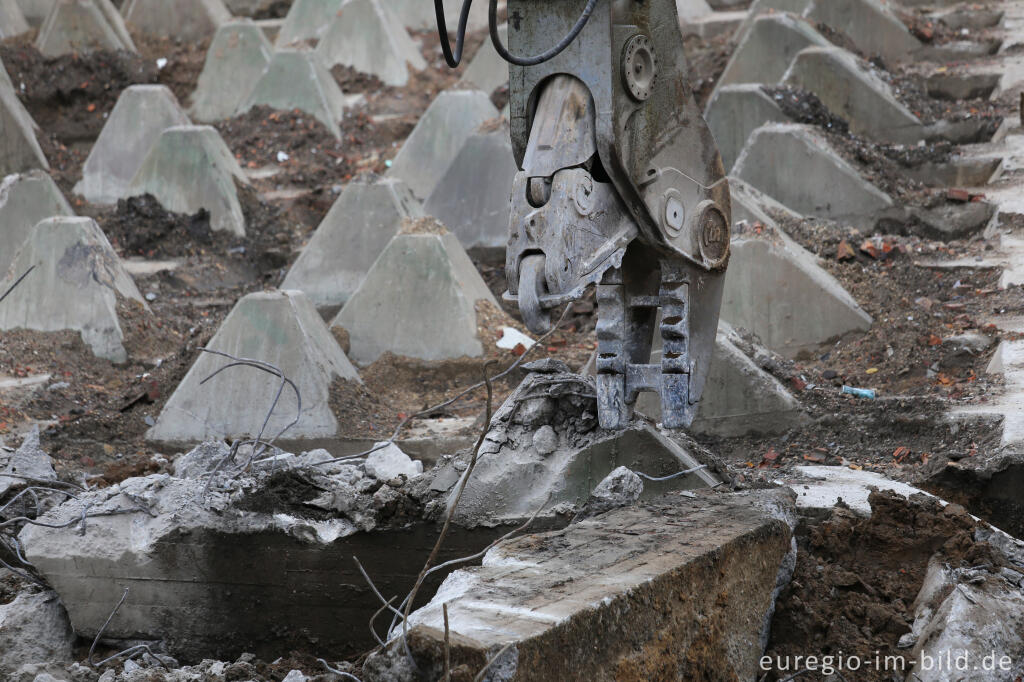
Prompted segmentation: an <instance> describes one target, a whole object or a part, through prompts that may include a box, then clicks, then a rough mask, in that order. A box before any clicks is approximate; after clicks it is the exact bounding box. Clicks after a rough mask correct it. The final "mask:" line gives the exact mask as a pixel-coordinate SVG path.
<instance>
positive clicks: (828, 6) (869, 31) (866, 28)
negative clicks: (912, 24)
mask: <svg viewBox="0 0 1024 682" xmlns="http://www.w3.org/2000/svg"><path fill="white" fill-rule="evenodd" d="M803 14H804V16H805V17H807V18H808V19H810V20H812V21H815V22H820V23H823V24H826V25H827V26H830V27H832V28H834V29H837V30H839V31H842V32H843V34H844V35H846V36H847V37H848V38H849V39H850V40H851V41H852V42H853V44H854V45H856V46H857V49H858V50H860V51H861V52H862V53H864V54H865V55H866V56H867V57H874V56H876V55H877V56H880V57H882V58H883V59H885V60H887V61H900V60H903V59H906V58H907V57H908V56H910V55H911V54H912V53H913V52H915V51H916V50H919V49H920V48H921V41H919V40H918V39H917V38H915V37H914V36H913V34H911V33H910V31H909V30H908V29H907V27H906V25H905V24H904V23H903V22H902V21H901V20H900V18H899V17H898V16H896V14H895V13H894V12H893V11H892V10H891V9H889V7H888V6H886V5H885V4H883V3H881V2H878V0H811V1H810V3H808V5H807V8H806V9H805V10H804V13H803Z"/></svg>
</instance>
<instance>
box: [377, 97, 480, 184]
mask: <svg viewBox="0 0 1024 682" xmlns="http://www.w3.org/2000/svg"><path fill="white" fill-rule="evenodd" d="M497 116H498V110H497V109H495V108H494V105H493V104H491V100H490V98H489V97H488V96H487V94H486V93H484V92H482V91H480V90H445V91H444V92H442V93H441V94H440V95H438V96H437V98H436V99H435V100H434V101H433V102H431V103H430V106H429V107H427V110H426V111H425V112H424V113H423V116H422V117H421V118H420V120H419V122H418V123H417V124H416V127H415V128H413V130H412V133H410V135H409V137H408V138H406V140H405V143H404V144H403V145H402V148H401V149H399V150H398V155H397V156H395V159H394V163H393V164H392V166H391V170H390V171H389V175H391V176H392V177H396V178H400V179H402V180H404V181H405V183H406V184H407V185H409V187H410V188H411V189H412V192H413V194H415V195H416V196H417V197H419V198H420V199H426V198H427V197H429V196H430V195H431V194H432V193H433V191H434V189H435V188H436V187H437V184H438V183H439V182H440V181H441V178H442V177H443V176H444V174H445V172H446V171H447V170H448V167H449V166H451V164H452V162H453V161H454V160H455V157H456V156H458V154H459V151H460V150H461V149H462V147H463V145H464V144H466V140H467V139H468V138H469V136H470V135H471V134H472V133H473V131H475V130H477V129H478V128H479V127H480V125H481V124H483V123H484V121H488V120H490V119H492V118H496V117H497Z"/></svg>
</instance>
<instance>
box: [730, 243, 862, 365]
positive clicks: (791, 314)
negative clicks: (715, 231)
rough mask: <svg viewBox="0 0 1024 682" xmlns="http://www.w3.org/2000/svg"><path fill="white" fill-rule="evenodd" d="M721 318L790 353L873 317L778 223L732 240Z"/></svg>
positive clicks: (844, 332)
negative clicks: (779, 227) (781, 228)
mask: <svg viewBox="0 0 1024 682" xmlns="http://www.w3.org/2000/svg"><path fill="white" fill-rule="evenodd" d="M731 265H732V267H730V268H729V271H728V273H727V274H726V278H725V291H724V293H723V296H722V312H721V316H722V319H724V320H726V321H727V322H729V324H731V325H733V326H734V327H742V328H743V329H746V330H747V331H749V332H752V333H753V334H755V335H757V337H758V338H759V339H760V340H761V341H762V342H763V343H764V345H765V346H767V347H768V348H770V349H772V350H773V351H775V352H776V353H779V354H781V355H784V356H786V357H790V358H792V357H794V356H796V355H798V354H800V353H801V352H813V351H816V350H817V349H819V348H820V347H821V345H822V344H825V343H828V342H830V341H833V340H835V339H837V338H839V337H842V336H845V335H847V334H853V333H857V332H864V331H867V330H868V329H870V328H871V324H872V319H871V316H870V315H868V314H867V313H866V312H864V310H863V309H862V308H861V307H860V306H859V305H858V304H857V302H856V301H855V300H854V299H853V297H852V296H850V294H849V292H847V291H846V289H844V288H843V285H842V284H840V283H839V281H838V280H836V278H835V277H833V276H832V275H830V274H829V273H828V272H827V271H826V270H825V269H824V268H822V267H821V265H819V261H818V259H817V258H816V257H815V256H814V255H813V254H812V253H811V252H810V251H807V250H806V249H804V248H803V247H802V246H800V245H799V244H797V243H796V242H794V241H793V240H792V239H790V238H789V236H788V235H786V234H785V233H784V232H783V231H782V230H780V229H778V227H776V226H774V225H766V226H765V227H764V228H762V229H761V230H760V233H755V232H754V231H753V230H746V231H744V232H743V233H742V236H741V237H740V238H739V239H734V240H733V242H732V256H731Z"/></svg>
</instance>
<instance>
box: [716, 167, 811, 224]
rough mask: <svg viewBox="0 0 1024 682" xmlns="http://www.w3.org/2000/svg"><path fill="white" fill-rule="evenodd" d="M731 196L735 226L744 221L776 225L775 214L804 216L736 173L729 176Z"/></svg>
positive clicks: (796, 217) (793, 217)
mask: <svg viewBox="0 0 1024 682" xmlns="http://www.w3.org/2000/svg"><path fill="white" fill-rule="evenodd" d="M729 198H730V200H731V201H732V223H733V225H734V226H735V225H739V224H740V223H742V222H746V223H747V224H749V225H755V224H757V223H761V224H762V225H774V224H775V216H778V215H781V216H785V217H789V218H792V219H794V220H799V219H800V218H801V217H802V216H801V215H800V214H799V213H797V212H796V211H794V210H792V209H790V208H788V207H786V206H783V205H782V204H780V203H779V202H777V201H776V200H775V199H773V198H772V197H770V196H768V195H767V194H765V193H764V192H762V191H761V190H759V189H757V188H756V187H751V186H750V185H749V184H748V183H746V182H744V181H743V180H740V179H739V178H737V177H736V176H735V175H730V176H729Z"/></svg>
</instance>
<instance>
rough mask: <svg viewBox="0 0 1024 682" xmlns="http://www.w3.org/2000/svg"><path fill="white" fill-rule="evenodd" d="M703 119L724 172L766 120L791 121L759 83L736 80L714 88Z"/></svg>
mask: <svg viewBox="0 0 1024 682" xmlns="http://www.w3.org/2000/svg"><path fill="white" fill-rule="evenodd" d="M704 119H705V120H706V121H707V123H708V127H709V128H711V134H712V135H714V137H715V142H717V143H718V151H719V152H720V153H721V155H722V165H724V166H725V170H726V172H728V171H729V170H731V169H732V167H733V165H734V164H735V163H736V159H737V158H739V155H740V152H741V151H743V147H744V146H746V144H747V140H748V139H749V138H750V134H751V133H753V132H754V131H755V130H757V129H758V128H760V127H761V126H762V125H764V124H765V123H786V122H788V121H789V120H790V119H789V117H788V116H787V115H786V114H785V113H783V111H782V109H781V108H779V105H778V104H776V103H775V100H774V99H773V98H772V97H771V95H769V94H768V93H767V92H765V91H764V86H763V85H761V84H759V83H739V84H736V85H725V86H722V87H720V88H718V89H716V90H715V92H714V94H713V95H712V96H711V100H710V101H709V102H708V106H707V108H706V109H705V112H704Z"/></svg>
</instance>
